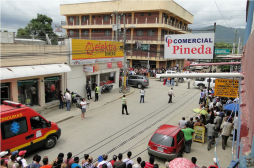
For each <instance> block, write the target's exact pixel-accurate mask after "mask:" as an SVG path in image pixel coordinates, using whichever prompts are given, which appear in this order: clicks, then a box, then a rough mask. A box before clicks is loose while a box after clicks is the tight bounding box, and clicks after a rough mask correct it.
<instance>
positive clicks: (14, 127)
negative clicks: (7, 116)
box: [1, 117, 28, 139]
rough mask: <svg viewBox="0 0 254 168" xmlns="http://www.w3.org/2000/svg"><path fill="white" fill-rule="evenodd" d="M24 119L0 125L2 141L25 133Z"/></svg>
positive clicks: (25, 123) (25, 124)
mask: <svg viewBox="0 0 254 168" xmlns="http://www.w3.org/2000/svg"><path fill="white" fill-rule="evenodd" d="M27 130H28V129H27V122H26V117H22V118H18V119H15V120H10V121H7V122H2V123H1V133H2V138H3V139H8V138H11V137H14V136H17V135H20V134H23V133H26V132H27Z"/></svg>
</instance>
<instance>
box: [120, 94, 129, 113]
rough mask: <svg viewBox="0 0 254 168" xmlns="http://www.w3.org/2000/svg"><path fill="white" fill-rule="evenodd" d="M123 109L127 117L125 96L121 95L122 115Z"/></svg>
mask: <svg viewBox="0 0 254 168" xmlns="http://www.w3.org/2000/svg"><path fill="white" fill-rule="evenodd" d="M124 109H125V111H126V115H129V113H128V111H127V101H126V97H125V95H123V98H122V114H124Z"/></svg>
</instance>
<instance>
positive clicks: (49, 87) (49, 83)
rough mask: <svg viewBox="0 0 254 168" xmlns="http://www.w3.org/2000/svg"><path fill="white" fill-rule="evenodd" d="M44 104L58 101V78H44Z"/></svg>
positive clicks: (59, 84)
mask: <svg viewBox="0 0 254 168" xmlns="http://www.w3.org/2000/svg"><path fill="white" fill-rule="evenodd" d="M44 89H45V103H48V102H51V101H54V100H59V91H60V90H61V78H60V76H52V77H46V78H44Z"/></svg>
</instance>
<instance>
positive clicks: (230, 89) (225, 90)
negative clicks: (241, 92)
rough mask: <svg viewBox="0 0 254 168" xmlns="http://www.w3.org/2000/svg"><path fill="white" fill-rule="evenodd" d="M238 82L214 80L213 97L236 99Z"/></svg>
mask: <svg viewBox="0 0 254 168" xmlns="http://www.w3.org/2000/svg"><path fill="white" fill-rule="evenodd" d="M238 87H239V80H233V79H216V80H215V90H214V95H215V96H221V97H234V98H235V97H237V95H238Z"/></svg>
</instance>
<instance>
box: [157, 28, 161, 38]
mask: <svg viewBox="0 0 254 168" xmlns="http://www.w3.org/2000/svg"><path fill="white" fill-rule="evenodd" d="M158 41H161V28H158Z"/></svg>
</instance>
